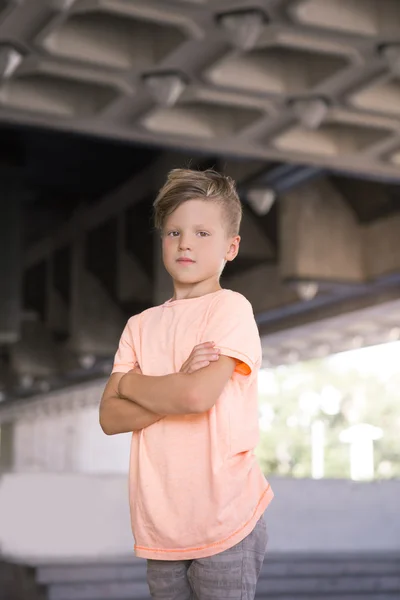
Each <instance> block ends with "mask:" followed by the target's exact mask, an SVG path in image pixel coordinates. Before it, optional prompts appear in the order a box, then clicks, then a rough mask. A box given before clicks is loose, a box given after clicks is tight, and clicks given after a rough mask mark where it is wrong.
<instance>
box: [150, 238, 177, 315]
mask: <svg viewBox="0 0 400 600" xmlns="http://www.w3.org/2000/svg"><path fill="white" fill-rule="evenodd" d="M154 244H155V252H154V261H155V265H154V290H153V302H154V304H155V305H157V304H162V303H163V302H166V301H167V300H169V299H170V298H172V295H173V293H174V286H173V283H172V280H171V277H170V276H169V274H168V272H167V271H166V270H165V267H164V264H163V261H162V252H161V239H160V235H159V233H158V232H156V233H155V234H154Z"/></svg>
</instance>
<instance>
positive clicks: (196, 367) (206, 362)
mask: <svg viewBox="0 0 400 600" xmlns="http://www.w3.org/2000/svg"><path fill="white" fill-rule="evenodd" d="M209 364H210V361H209V360H202V361H200V362H197V363H196V364H194V365H191V368H190V370H189V372H190V373H194V371H199V370H200V369H203V368H204V367H208V365H209Z"/></svg>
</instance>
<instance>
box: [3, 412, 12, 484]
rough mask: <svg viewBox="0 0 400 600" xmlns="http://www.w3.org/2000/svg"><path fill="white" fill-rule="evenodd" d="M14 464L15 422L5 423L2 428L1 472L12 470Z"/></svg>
mask: <svg viewBox="0 0 400 600" xmlns="http://www.w3.org/2000/svg"><path fill="white" fill-rule="evenodd" d="M13 466H14V423H3V424H2V425H1V428H0V473H7V472H9V471H12V469H13Z"/></svg>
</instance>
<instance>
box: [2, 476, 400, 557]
mask: <svg viewBox="0 0 400 600" xmlns="http://www.w3.org/2000/svg"><path fill="white" fill-rule="evenodd" d="M271 483H272V486H273V489H274V491H275V499H274V501H273V502H272V504H271V506H270V508H269V509H268V511H267V521H268V527H269V535H270V544H269V550H270V552H272V553H315V554H319V553H363V552H366V553H368V552H369V553H373V552H375V553H380V552H385V553H391V552H392V553H396V552H397V553H400V512H399V510H398V498H400V481H382V482H374V483H354V482H351V481H344V480H320V481H313V480H306V479H303V480H294V479H271ZM0 505H1V506H2V510H1V511H0V552H1V553H3V555H5V556H8V557H11V558H13V559H16V560H18V561H27V562H31V563H34V564H37V563H38V562H45V561H46V560H48V561H49V562H54V561H68V560H71V561H72V562H74V561H75V562H76V560H87V559H93V560H101V559H108V558H112V557H115V558H117V557H121V556H131V555H132V554H133V539H132V534H131V528H130V520H129V510H128V483H127V478H126V477H124V476H83V475H72V474H71V475H56V474H40V473H38V474H25V475H24V474H14V475H12V474H10V475H5V476H3V477H2V478H1V479H0Z"/></svg>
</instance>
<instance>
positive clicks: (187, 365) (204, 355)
mask: <svg viewBox="0 0 400 600" xmlns="http://www.w3.org/2000/svg"><path fill="white" fill-rule="evenodd" d="M219 355H220V350H219V349H218V348H215V344H214V342H204V343H203V344H198V345H197V346H195V347H194V348H193V350H192V353H191V354H190V356H189V358H188V359H187V361H186V362H184V363H183V365H182V367H181V370H180V373H188V374H189V373H194V372H195V371H198V370H199V369H204V367H208V365H209V364H210V362H214V361H216V360H218V359H219Z"/></svg>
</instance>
